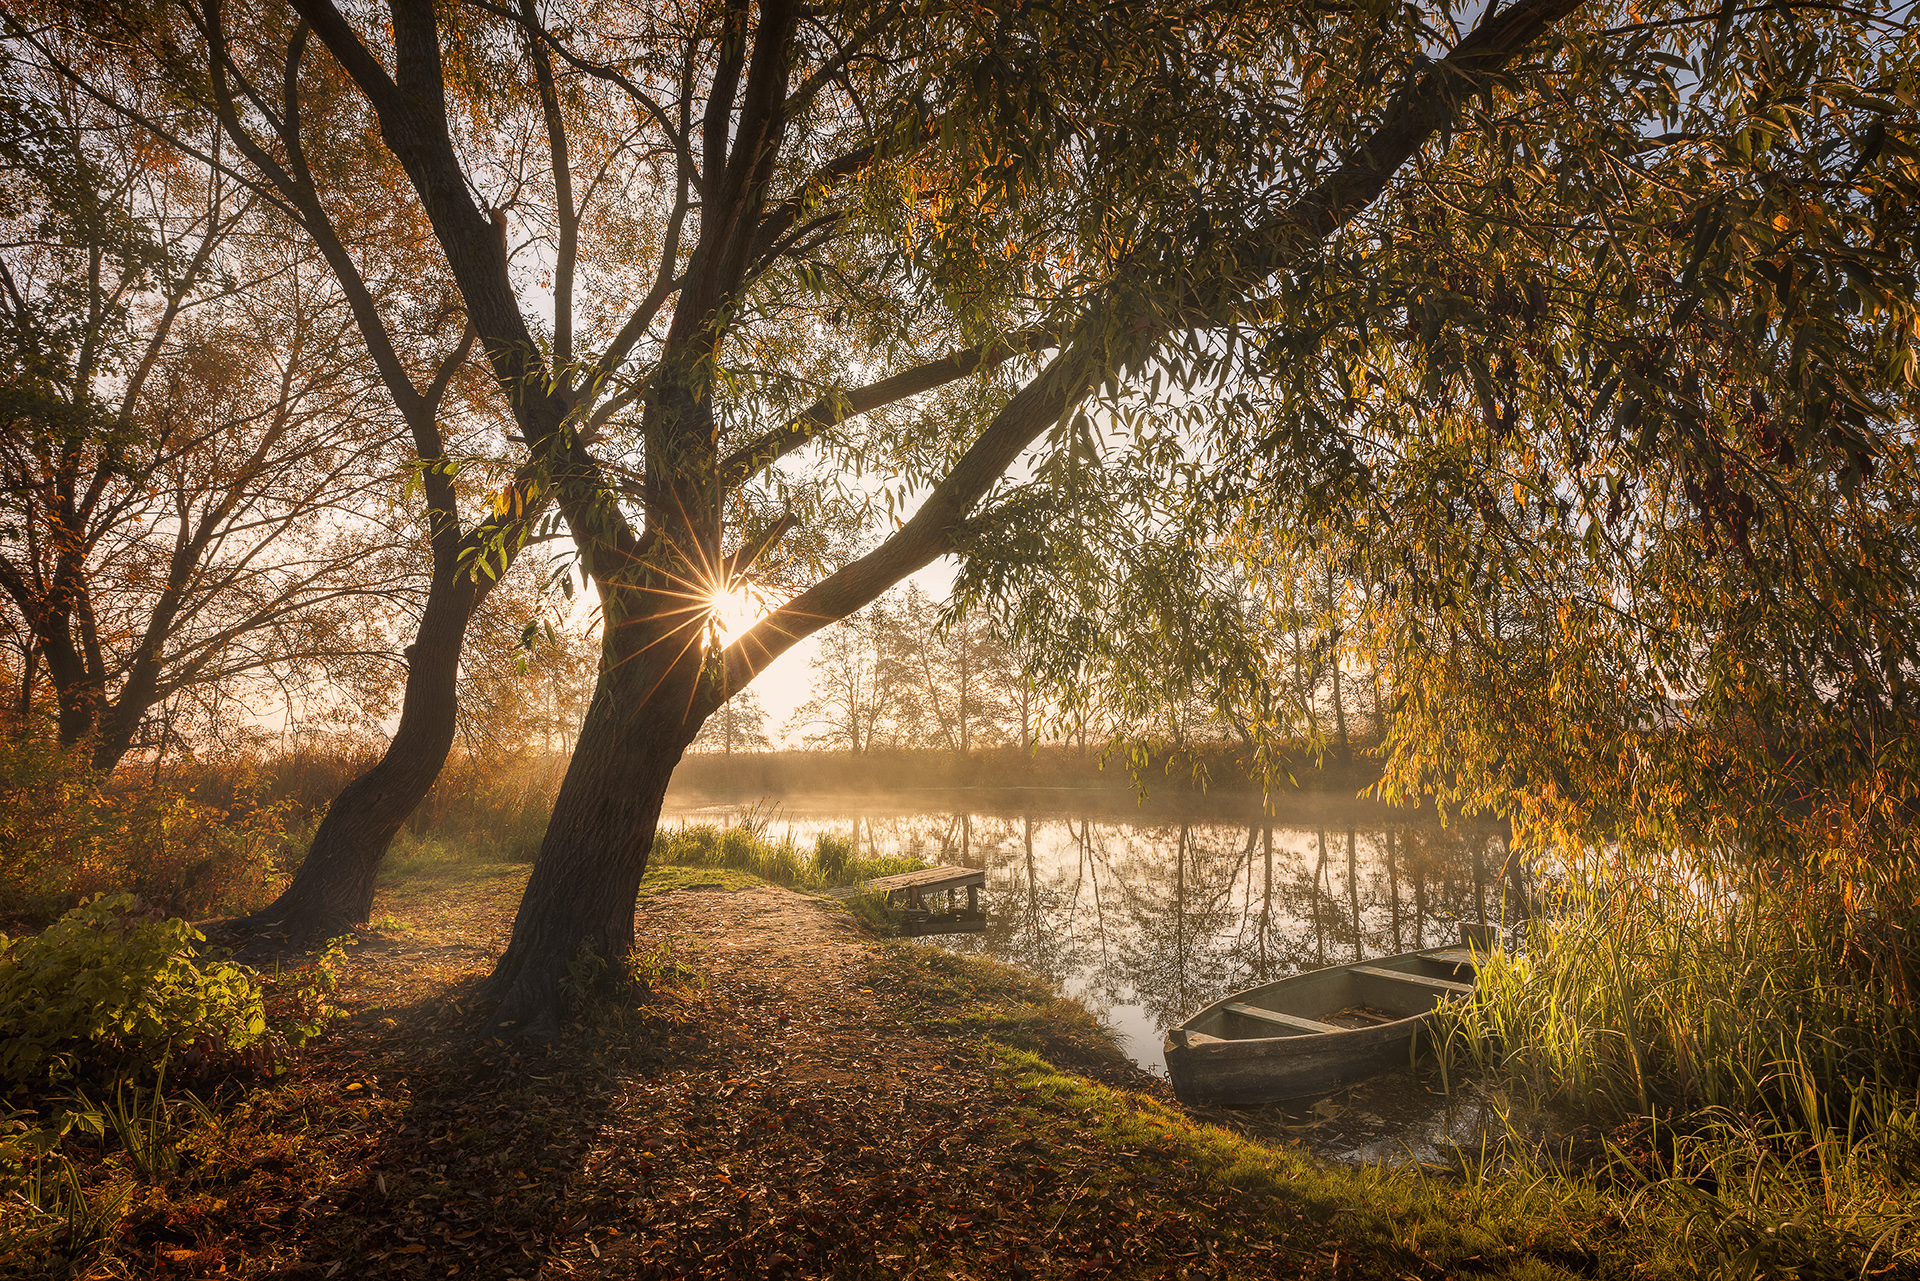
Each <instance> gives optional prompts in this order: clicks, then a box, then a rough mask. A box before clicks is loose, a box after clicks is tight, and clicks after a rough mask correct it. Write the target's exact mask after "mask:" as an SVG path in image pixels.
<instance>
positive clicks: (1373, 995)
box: [1185, 948, 1473, 1041]
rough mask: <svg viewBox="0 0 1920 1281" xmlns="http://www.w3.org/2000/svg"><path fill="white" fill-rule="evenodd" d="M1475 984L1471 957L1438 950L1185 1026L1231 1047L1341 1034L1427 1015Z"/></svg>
mask: <svg viewBox="0 0 1920 1281" xmlns="http://www.w3.org/2000/svg"><path fill="white" fill-rule="evenodd" d="M1472 984H1473V955H1472V953H1471V952H1469V951H1468V950H1467V949H1465V948H1436V949H1433V950H1430V951H1426V952H1410V953H1407V954H1405V955H1403V956H1390V957H1383V958H1381V959H1379V960H1377V961H1369V962H1365V963H1362V964H1357V965H1340V966H1334V967H1333V968H1331V969H1325V970H1315V971H1313V972H1311V973H1308V974H1296V975H1292V976H1291V977H1288V978H1284V979H1279V980H1277V981H1275V982H1272V983H1268V984H1266V985H1264V986H1262V987H1257V988H1252V989H1249V990H1248V991H1245V992H1238V993H1235V994H1234V995H1233V996H1232V997H1230V998H1228V999H1227V1000H1225V1001H1222V1002H1220V1003H1219V1004H1217V1005H1214V1006H1211V1007H1210V1008H1208V1009H1206V1010H1204V1011H1202V1012H1201V1013H1200V1014H1198V1015H1195V1016H1194V1017H1193V1018H1192V1019H1190V1020H1188V1021H1187V1023H1186V1025H1185V1026H1186V1030H1187V1031H1188V1032H1190V1033H1192V1032H1197V1033H1200V1034H1201V1035H1203V1036H1216V1037H1220V1038H1221V1039H1223V1040H1230V1041H1244V1040H1251V1039H1254V1038H1258V1037H1273V1036H1310V1035H1314V1034H1317V1033H1322V1032H1343V1031H1349V1030H1353V1029H1356V1028H1364V1027H1368V1026H1378V1025H1382V1024H1386V1023H1391V1022H1397V1021H1398V1020H1400V1019H1405V1018H1414V1017H1416V1016H1418V1015H1422V1014H1425V1013H1427V1011H1429V1010H1431V1009H1433V1007H1434V1006H1436V1005H1438V1004H1440V1003H1441V1002H1443V1001H1448V1000H1454V999H1457V998H1459V997H1462V996H1465V995H1467V994H1468V993H1469V992H1471V991H1472V990H1473V987H1472Z"/></svg>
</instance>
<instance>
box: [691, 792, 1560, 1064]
mask: <svg viewBox="0 0 1920 1281" xmlns="http://www.w3.org/2000/svg"><path fill="white" fill-rule="evenodd" d="M993 802H994V803H993V805H992V808H991V809H989V808H988V807H987V806H986V805H984V804H979V803H976V802H974V801H971V800H968V799H966V798H964V797H961V796H948V797H944V798H941V800H940V801H939V802H936V804H939V806H940V807H939V808H935V807H934V806H933V805H929V806H927V807H926V808H914V807H912V806H911V805H905V806H903V805H902V803H901V800H900V798H888V799H887V800H885V801H884V802H875V803H871V804H843V805H839V806H834V805H830V804H821V805H817V806H802V805H798V804H793V803H788V804H784V805H782V806H780V807H779V808H777V809H768V808H765V807H763V808H761V809H760V810H759V811H758V813H757V815H756V817H759V818H765V819H769V820H770V821H769V823H768V828H767V835H768V836H770V837H772V838H774V839H779V838H781V837H783V836H788V835H791V837H792V839H793V840H794V841H795V842H796V843H797V844H799V845H801V847H802V848H811V846H812V843H813V840H814V838H815V837H816V836H817V835H819V834H821V833H823V832H831V833H836V834H838V835H842V836H848V835H851V836H853V837H854V839H856V840H857V841H858V842H859V845H860V848H861V850H862V852H863V853H868V854H895V853H905V854H913V855H917V856H919V857H921V858H924V859H926V860H928V861H929V862H933V863H949V864H956V865H960V866H964V867H973V868H980V869H983V870H984V871H985V872H986V873H987V885H986V890H985V892H984V894H983V898H982V905H983V906H984V907H985V908H986V910H987V914H988V926H987V931H986V933H985V934H978V935H965V934H961V935H948V936H943V937H939V938H934V939H928V940H925V941H926V942H929V943H933V944H937V945H938V946H942V947H947V948H950V949H952V950H954V951H957V952H972V953H978V954H981V955H985V956H991V957H993V958H995V959H996V960H1001V961H1007V962H1010V963H1012V964H1014V965H1018V966H1020V967H1022V968H1023V969H1026V970H1029V971H1031V972H1033V973H1035V974H1038V975H1040V976H1042V977H1044V978H1046V979H1048V980H1049V981H1051V982H1053V983H1055V984H1057V985H1058V986H1059V987H1060V989H1061V990H1062V991H1063V992H1065V993H1066V994H1068V995H1070V996H1074V997H1077V998H1078V999H1079V1000H1081V1001H1082V1002H1084V1003H1085V1004H1086V1005H1087V1006H1088V1007H1089V1008H1091V1009H1092V1010H1093V1011H1094V1012H1095V1013H1096V1014H1098V1015H1100V1016H1101V1017H1102V1018H1104V1019H1105V1020H1106V1021H1107V1022H1108V1023H1109V1024H1110V1025H1111V1026H1112V1027H1113V1028H1114V1030H1115V1031H1116V1032H1117V1033H1118V1034H1119V1036H1120V1039H1121V1045H1122V1047H1123V1048H1124V1049H1125V1050H1126V1052H1127V1053H1128V1054H1129V1055H1131V1056H1132V1057H1133V1059H1134V1060H1135V1061H1136V1062H1138V1063H1139V1064H1140V1065H1141V1066H1142V1067H1145V1068H1148V1069H1150V1070H1152V1071H1154V1072H1159V1073H1162V1074H1164V1072H1165V1070H1166V1063H1165V1060H1164V1058H1163V1057H1162V1055H1161V1048H1160V1047H1161V1039H1162V1033H1163V1032H1164V1031H1165V1029H1166V1028H1168V1027H1171V1026H1173V1025H1174V1024H1176V1023H1178V1022H1180V1021H1181V1020H1182V1019H1184V1018H1186V1017H1187V1016H1188V1015H1189V1014H1191V1013H1193V1012H1194V1011H1195V1010H1197V1009H1199V1008H1200V1007H1201V1006H1203V1005H1206V1004H1207V1003H1209V1002H1210V1001H1213V1000H1216V999H1218V998H1219V997H1221V996H1223V995H1225V994H1226V993H1228V992H1231V991H1234V990H1236V989H1238V988H1243V987H1250V986H1252V985H1254V984H1256V983H1262V982H1265V981H1267V980H1270V979H1275V978H1281V977H1284V976H1285V975H1288V974H1295V973H1299V972H1301V971H1304V970H1311V969H1318V968H1321V967H1323V966H1327V965H1339V964H1344V963H1347V962H1350V961H1358V960H1366V959H1368V958H1371V957H1375V956H1388V955H1392V954H1394V953H1396V952H1406V951H1411V950H1413V949H1415V948H1421V947H1434V946H1439V945H1442V944H1446V943H1452V942H1454V941H1456V940H1457V939H1458V929H1457V923H1458V922H1459V921H1461V920H1505V921H1509V922H1510V921H1515V920H1519V919H1520V918H1521V917H1523V916H1524V915H1525V912H1524V910H1523V909H1524V897H1525V889H1526V887H1525V883H1524V877H1523V875H1522V873H1521V871H1520V869H1519V867H1518V860H1513V861H1512V862H1511V863H1510V862H1509V860H1508V859H1507V857H1506V851H1505V845H1504V842H1503V841H1502V840H1501V839H1500V838H1499V837H1495V836H1489V835H1487V833H1486V832H1485V831H1484V829H1482V830H1478V831H1476V830H1474V829H1470V828H1461V827H1452V828H1446V829H1442V828H1440V827H1439V826H1438V825H1436V824H1431V823H1421V822H1406V823H1398V822H1391V821H1388V820H1386V819H1385V818H1384V817H1383V811H1381V810H1380V808H1379V807H1372V806H1367V807H1361V806H1353V807H1346V809H1347V813H1346V814H1345V815H1343V814H1342V807H1340V806H1321V807H1319V808H1318V809H1317V810H1316V811H1314V812H1309V813H1302V814H1295V815H1293V816H1291V817H1290V816H1289V815H1288V814H1287V813H1285V812H1284V811H1283V812H1281V813H1280V814H1278V815H1275V816H1272V817H1267V818H1262V817H1260V816H1258V815H1255V814H1242V815H1238V816H1234V815H1229V814H1224V813H1223V814H1216V815H1214V816H1212V817H1181V818H1157V817H1151V816H1145V815H1134V816H1126V815H1125V814H1124V813H1119V814H1116V812H1115V810H1114V808H1113V807H1111V806H1109V807H1107V808H1106V809H1105V810H1102V811H1100V812H1098V813H1094V812H1081V813H1074V812H1072V811H1071V810H1070V809H1068V810H1067V812H1061V810H1062V808H1063V807H1062V806H1060V805H1059V804H1058V803H1057V802H1056V803H1055V804H1053V805H1052V806H1051V807H1050V808H1049V809H1048V810H1046V811H1041V810H1040V808H1039V807H1035V808H1034V811H1032V812H1018V811H1017V809H1015V812H1007V811H1008V810H1009V809H1010V808H1015V807H1014V806H1010V805H1009V804H1008V798H1006V797H1005V796H996V797H994V798H993ZM738 814H739V810H738V808H737V807H734V806H707V807H698V808H695V807H686V806H681V807H674V806H669V807H668V810H667V813H666V814H665V815H664V816H663V817H664V819H665V821H666V822H668V823H673V822H676V821H678V822H718V823H727V822H731V821H734V819H735V818H736V817H737V816H738Z"/></svg>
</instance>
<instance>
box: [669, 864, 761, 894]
mask: <svg viewBox="0 0 1920 1281" xmlns="http://www.w3.org/2000/svg"><path fill="white" fill-rule="evenodd" d="M766 883H767V882H766V880H765V878H763V877H759V876H755V875H754V874H753V873H752V872H742V871H740V870H738V869H737V868H731V867H682V866H679V865H677V864H670V865H666V866H662V865H661V864H658V863H654V864H650V865H649V866H648V867H647V874H646V876H645V877H644V878H643V879H642V880H641V882H640V901H641V902H642V903H644V902H646V901H647V900H648V899H652V898H657V897H658V896H660V895H662V894H672V893H673V892H674V891H676V890H726V891H727V892H729V893H732V892H733V891H734V890H750V889H752V888H753V887H755V886H756V885H765V884H766Z"/></svg>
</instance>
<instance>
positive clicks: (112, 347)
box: [0, 58, 411, 770]
mask: <svg viewBox="0 0 1920 1281" xmlns="http://www.w3.org/2000/svg"><path fill="white" fill-rule="evenodd" d="M0 74H4V84H3V85H0V182H3V183H4V184H5V187H6V194H7V197H8V200H7V208H6V213H5V219H6V232H7V234H6V242H7V243H6V248H5V250H4V253H3V254H0V341H4V342H5V344H6V347H7V356H8V359H7V368H8V374H7V377H6V380H5V382H4V384H0V425H3V426H4V430H3V431H0V494H3V495H4V499H3V500H0V501H4V523H3V524H0V590H3V591H4V593H5V599H6V601H7V604H8V605H9V606H10V607H11V609H12V610H14V611H16V612H17V614H16V616H17V618H18V620H19V621H18V623H17V624H16V627H17V629H18V630H19V631H20V632H22V633H24V634H25V635H27V636H30V637H31V641H30V645H29V647H28V648H27V649H26V650H25V652H24V658H25V661H24V663H23V671H22V680H21V691H22V692H21V698H20V702H21V706H22V710H23V711H26V710H30V705H31V702H32V695H31V687H32V683H33V676H34V673H35V669H36V667H44V669H45V671H46V675H47V679H48V683H49V684H50V686H51V688H52V690H53V694H54V697H55V700H56V703H57V726H58V732H59V738H60V741H61V743H63V744H65V745H69V746H78V745H84V746H85V747H86V749H87V750H88V752H89V753H90V756H91V760H92V764H93V766H94V767H95V768H96V769H100V770H109V769H111V768H113V766H114V765H115V764H116V763H118V762H119V761H120V759H121V758H122V757H123V756H124V755H125V754H126V753H127V752H128V751H129V750H130V749H132V748H133V747H134V746H135V745H136V744H139V743H141V742H142V736H143V733H145V732H146V730H147V729H148V727H149V718H150V714H151V713H153V712H154V711H155V709H156V708H159V707H162V706H163V705H167V704H169V703H170V702H172V703H179V702H182V701H183V700H188V699H190V698H191V696H192V695H193V694H194V693H195V691H200V690H208V689H221V690H225V691H227V692H228V693H229V694H231V693H232V692H233V690H234V687H235V686H236V684H247V683H250V684H251V686H252V688H253V690H254V691H255V692H256V693H258V692H261V691H262V690H264V689H270V688H271V685H272V684H273V682H274V681H275V680H276V679H277V680H286V679H297V678H304V677H305V676H307V675H309V674H311V673H312V672H314V671H316V670H317V671H319V672H321V673H324V679H326V680H327V681H328V682H329V683H331V684H332V685H333V686H334V687H335V688H336V689H339V688H355V687H358V688H361V689H369V688H371V689H375V690H377V689H378V688H379V687H380V686H382V685H384V683H385V679H386V669H385V667H384V665H383V662H382V655H383V653H384V651H385V650H386V649H387V648H388V646H387V645H386V643H385V637H384V634H383V633H384V621H385V617H386V615H387V614H388V612H389V611H390V610H392V609H393V608H395V607H397V606H399V605H400V604H401V603H402V602H404V599H405V596H406V594H407V592H408V590H409V588H410V587H411V584H410V582H409V581H408V575H407V573H406V571H405V567H404V564H403V563H400V562H397V560H396V557H395V556H394V551H395V547H396V543H397V541H398V538H397V536H396V533H395V531H393V530H391V529H389V528H387V527H385V526H384V525H383V523H382V522H381V521H380V519H379V517H380V515H381V512H380V506H381V504H380V495H381V493H382V492H383V491H384V489H385V487H386V485H387V484H388V483H389V481H390V478H391V476H392V474H393V467H394V459H393V456H392V454H391V452H390V451H389V449H388V445H389V442H390V440H391V437H392V429H391V424H390V423H389V422H388V421H387V420H386V418H385V417H384V415H383V414H382V413H381V411H380V407H379V406H378V405H376V404H372V403H370V399H369V394H368V393H369V390H370V389H369V388H368V386H367V384H366V381H365V379H364V378H363V377H361V375H360V373H359V371H358V370H357V369H356V367H355V364H354V361H353V354H354V353H353V344H352V343H351V342H350V341H345V338H346V335H345V334H344V333H343V322H344V320H345V316H344V313H343V311H342V310H341V309H340V308H339V307H337V306H336V300H335V299H334V298H333V297H332V296H331V294H330V292H329V290H328V288H327V287H326V275H325V272H324V270H323V269H321V268H320V266H319V264H318V263H317V262H316V261H315V258H314V255H313V253H312V250H311V249H310V247H308V246H306V245H305V244H303V243H302V242H300V241H298V240H293V239H289V238H288V237H286V236H285V235H284V234H283V229H282V228H280V227H278V226H276V225H275V222H274V220H273V219H272V218H271V217H270V216H268V215H267V214H266V212H265V211H263V210H262V209H261V208H260V206H259V204H258V202H256V201H254V200H252V199H250V198H249V197H248V196H247V194H246V193H245V192H244V191H240V190H236V189H235V188H234V187H233V186H232V184H229V183H227V182H225V181H224V180H223V178H222V175H221V174H220V173H219V172H218V170H217V169H212V168H207V167H201V168H197V169H196V168H193V167H173V166H169V165H165V164H162V163H158V162H156V160H155V158H154V157H153V156H152V155H151V154H150V151H149V149H148V148H147V147H146V146H145V145H144V143H145V139H144V138H143V137H142V136H140V135H139V134H138V133H137V131H133V130H131V129H129V128H127V127H126V126H125V125H123V124H120V123H118V122H116V121H115V120H114V119H112V118H111V116H102V115H101V114H100V113H98V112H97V111H92V110H91V109H90V108H89V104H87V103H86V101H85V100H84V99H83V98H80V97H78V96H77V95H75V94H74V93H73V92H71V90H70V89H69V88H68V87H66V86H63V85H62V84H61V83H60V82H58V81H57V80H53V79H51V78H49V77H47V76H46V75H45V74H43V73H41V72H40V71H39V70H38V69H36V68H34V67H31V66H29V65H26V64H23V63H21V62H20V61H18V60H15V59H11V58H9V59H7V60H6V61H5V62H4V64H0ZM376 696H377V695H376ZM146 745H147V746H150V747H151V746H157V745H158V742H157V740H156V741H153V742H147V743H146Z"/></svg>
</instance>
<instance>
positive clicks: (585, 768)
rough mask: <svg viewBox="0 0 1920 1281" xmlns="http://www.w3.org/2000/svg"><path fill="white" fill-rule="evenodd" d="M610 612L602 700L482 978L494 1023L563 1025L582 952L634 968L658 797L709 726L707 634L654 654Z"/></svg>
mask: <svg viewBox="0 0 1920 1281" xmlns="http://www.w3.org/2000/svg"><path fill="white" fill-rule="evenodd" d="M612 617H613V614H612V613H611V612H610V615H609V626H608V635H607V638H606V639H605V640H604V641H603V642H602V647H601V654H602V657H601V671H600V679H599V682H598V684H597V685H596V687H595V689H594V693H593V702H592V704H591V705H589V707H588V708H587V715H586V719H585V721H584V723H583V724H582V725H581V727H580V739H579V741H578V743H577V744H576V745H575V746H574V749H573V760H572V761H571V762H570V763H569V764H568V766H567V775H566V778H565V779H564V780H563V781H562V782H561V784H560V793H559V795H558V796H557V797H555V798H554V805H553V817H552V818H551V820H550V821H549V822H548V824H547V834H546V839H545V840H543V841H542V842H541V844H540V854H539V857H538V858H536V859H535V860H534V865H533V875H532V876H531V878H529V880H528V882H527V889H526V893H525V894H524V895H523V896H522V897H521V900H520V909H519V912H518V914H517V915H516V916H515V918H514V922H513V937H512V938H511V939H510V940H509V942H508V944H507V950H506V953H505V954H504V955H503V956H501V958H500V961H499V964H498V965H496V966H495V967H494V971H493V974H492V976H491V977H490V978H489V979H488V980H487V985H486V988H485V995H487V996H489V997H492V998H495V999H497V1000H499V1002H500V1006H499V1009H498V1010H497V1011H496V1013H495V1015H494V1023H495V1025H496V1026H500V1027H508V1026H512V1027H514V1028H516V1029H517V1031H518V1032H519V1033H520V1034H521V1035H524V1036H531V1037H537V1038H542V1039H551V1038H553V1037H555V1036H557V1035H558V1034H559V1030H560V1023H559V1019H560V1014H561V988H560V980H561V979H562V978H563V977H565V976H566V975H567V974H568V972H569V969H570V968H572V967H574V966H576V965H577V964H579V962H580V961H581V960H582V959H583V958H582V954H583V953H584V952H589V951H590V952H591V953H592V955H593V957H594V958H596V959H597V960H598V961H600V962H604V963H605V964H606V966H607V973H608V975H609V977H611V976H616V975H619V974H621V973H623V972H624V971H625V970H626V968H627V964H628V959H629V957H630V956H631V954H632V951H633V912H634V905H635V902H636V900H637V898H638V895H639V890H640V878H641V877H642V876H644V875H645V874H646V870H647V856H648V854H649V853H651V852H652V849H653V838H654V830H655V828H656V827H657V826H658V824H659V820H660V805H661V802H662V801H663V800H664V799H665V797H666V794H667V783H668V782H669V781H670V780H671V779H672V777H673V770H674V766H676V765H677V764H679V762H680V756H681V753H682V752H683V751H685V749H686V745H687V744H688V743H689V742H691V741H692V739H693V736H694V734H695V733H697V732H698V730H699V728H700V725H699V722H698V721H696V720H694V719H693V718H691V717H689V716H688V715H687V714H686V713H687V709H688V708H689V706H690V705H691V703H692V697H691V696H692V694H693V692H694V682H695V681H696V680H697V679H698V677H699V673H700V667H701V653H700V648H699V646H698V644H697V643H694V644H688V645H686V646H684V647H682V648H680V649H679V651H678V654H677V657H672V658H669V659H667V660H665V661H661V660H654V661H649V659H650V658H651V656H652V655H653V654H667V653H669V652H670V651H671V650H672V648H673V647H672V646H671V645H670V644H657V645H654V646H647V645H644V644H642V645H635V644H631V643H626V644H623V643H622V641H623V640H624V639H625V638H622V637H619V636H617V635H616V631H617V630H619V629H616V628H615V627H614V626H613V624H612V621H611V620H612ZM635 630H636V631H638V630H645V629H644V628H636V629H635ZM691 639H693V640H695V641H697V636H696V637H693V638H691Z"/></svg>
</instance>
